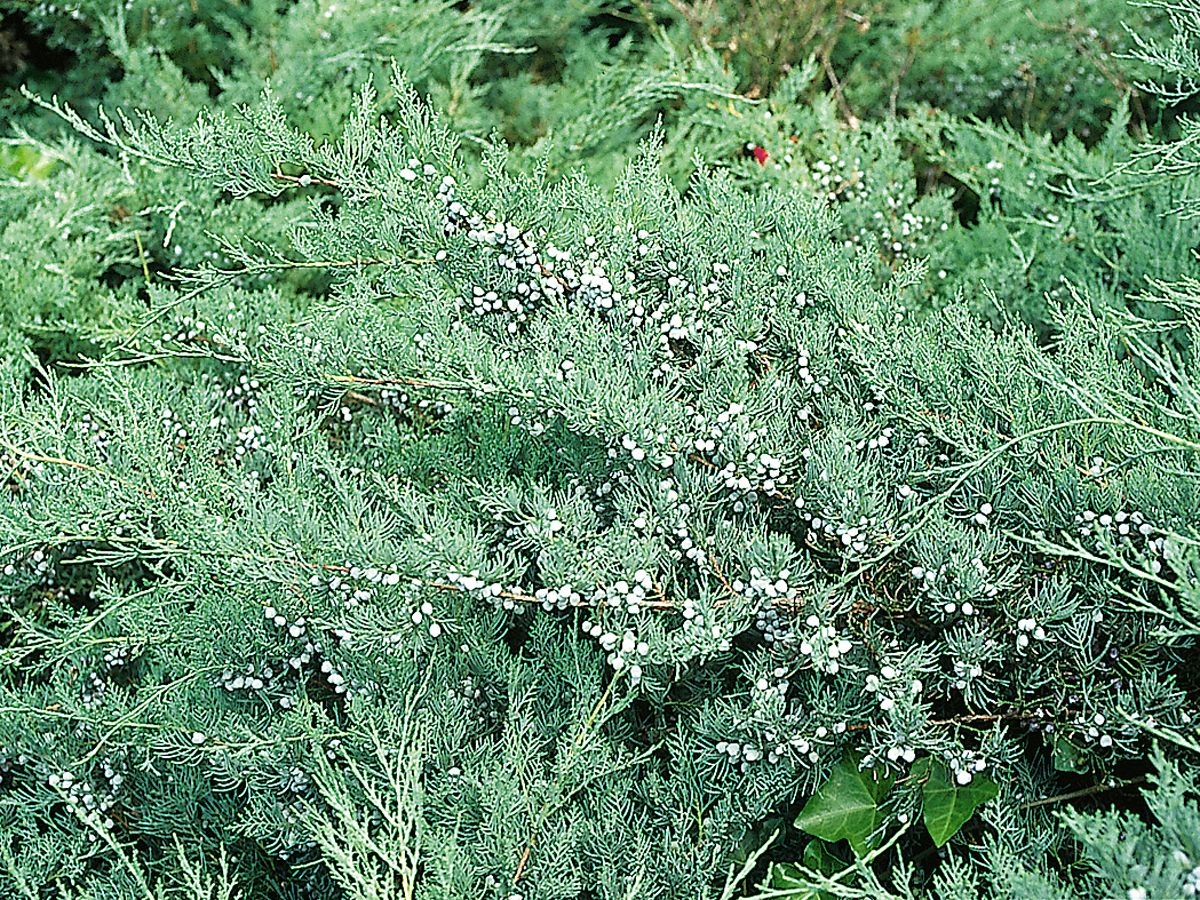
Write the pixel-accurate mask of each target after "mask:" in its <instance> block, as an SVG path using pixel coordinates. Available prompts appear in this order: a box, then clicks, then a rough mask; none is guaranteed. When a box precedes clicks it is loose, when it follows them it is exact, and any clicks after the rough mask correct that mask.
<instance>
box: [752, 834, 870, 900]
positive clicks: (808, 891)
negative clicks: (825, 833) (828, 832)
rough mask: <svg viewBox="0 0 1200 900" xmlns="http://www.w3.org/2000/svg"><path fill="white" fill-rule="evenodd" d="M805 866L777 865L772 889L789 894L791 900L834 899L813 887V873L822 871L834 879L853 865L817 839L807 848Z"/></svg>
mask: <svg viewBox="0 0 1200 900" xmlns="http://www.w3.org/2000/svg"><path fill="white" fill-rule="evenodd" d="M801 859H802V865H797V864H796V863H776V864H775V865H774V866H772V867H771V881H770V887H771V888H772V890H777V891H787V892H788V893H787V894H785V895H784V896H785V897H786V898H787V900H834V897H833V895H832V894H831V893H829V891H823V890H821V889H820V888H816V887H813V885H812V881H811V879H810V878H809V876H808V873H809V872H818V873H820V874H821V875H824V876H825V877H826V878H831V877H833V876H834V875H836V874H837V873H838V872H841V871H843V870H845V869H846V868H847V867H848V866H849V865H850V863H849V862H847V861H846V860H844V859H842V858H841V857H839V856H837V855H836V854H834V853H833V852H832V851H831V850H830V849H829V845H828V844H826V843H825V842H824V841H822V840H820V839H818V838H815V839H813V840H811V841H809V842H808V843H807V844H806V845H805V847H804V855H803V857H802V858H801Z"/></svg>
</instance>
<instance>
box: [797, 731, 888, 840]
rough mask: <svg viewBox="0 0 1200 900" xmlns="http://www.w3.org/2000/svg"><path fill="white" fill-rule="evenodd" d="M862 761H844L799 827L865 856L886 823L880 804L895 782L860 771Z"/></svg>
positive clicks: (808, 805)
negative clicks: (876, 833) (872, 838)
mask: <svg viewBox="0 0 1200 900" xmlns="http://www.w3.org/2000/svg"><path fill="white" fill-rule="evenodd" d="M860 759H861V757H860V756H859V755H858V754H854V753H852V754H848V755H846V756H844V757H842V759H841V761H840V762H838V764H837V765H836V766H834V767H833V771H832V772H830V773H829V778H828V779H827V780H826V781H825V783H824V784H822V785H821V786H820V787H818V788H817V791H816V793H815V794H813V795H812V797H811V798H809V801H808V803H806V804H804V809H802V810H800V815H798V816H796V827H797V828H799V829H800V830H801V831H806V832H808V833H809V834H811V835H814V836H815V837H819V838H824V839H825V840H827V841H830V842H834V841H839V840H841V839H842V838H845V839H846V840H848V841H849V842H850V846H851V848H853V850H854V852H855V853H857V854H858V855H859V856H862V855H864V854H865V853H866V852H867V849H868V846H869V840H870V837H871V834H872V833H873V832H874V831H875V830H876V829H877V828H878V827H879V824H880V822H881V821H882V820H883V813H882V812H881V811H880V809H879V801H880V800H882V799H883V796H884V795H885V794H886V793H887V792H888V791H889V790H890V789H891V787H892V781H893V778H892V776H890V775H886V776H885V775H882V774H881V772H880V771H878V770H875V769H866V770H862V769H859V767H858V763H859V760H860Z"/></svg>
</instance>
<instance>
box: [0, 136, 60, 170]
mask: <svg viewBox="0 0 1200 900" xmlns="http://www.w3.org/2000/svg"><path fill="white" fill-rule="evenodd" d="M57 164H58V160H57V159H55V158H54V157H53V156H47V155H46V154H44V153H42V152H41V151H39V150H38V149H37V148H36V147H30V146H29V145H27V144H8V145H3V146H0V172H3V173H5V174H8V175H13V176H15V177H17V178H38V179H41V178H45V177H46V176H47V175H49V174H50V172H51V171H53V169H54V167H55V166H56V165H57Z"/></svg>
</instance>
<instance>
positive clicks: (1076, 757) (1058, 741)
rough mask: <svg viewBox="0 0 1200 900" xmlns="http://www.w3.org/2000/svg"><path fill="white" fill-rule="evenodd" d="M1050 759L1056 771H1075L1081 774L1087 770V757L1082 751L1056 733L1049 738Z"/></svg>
mask: <svg viewBox="0 0 1200 900" xmlns="http://www.w3.org/2000/svg"><path fill="white" fill-rule="evenodd" d="M1050 759H1051V760H1052V761H1053V763H1054V769H1055V771H1058V772H1075V773H1077V774H1082V773H1084V772H1086V771H1087V770H1088V763H1087V757H1086V756H1085V755H1084V752H1083V751H1082V750H1081V749H1079V748H1078V747H1076V746H1075V745H1074V744H1072V743H1071V742H1070V741H1068V740H1067V739H1066V738H1063V737H1059V736H1058V735H1057V734H1056V735H1054V737H1052V738H1051V739H1050Z"/></svg>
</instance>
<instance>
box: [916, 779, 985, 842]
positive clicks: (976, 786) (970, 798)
mask: <svg viewBox="0 0 1200 900" xmlns="http://www.w3.org/2000/svg"><path fill="white" fill-rule="evenodd" d="M927 768H928V770H929V778H928V779H927V780H926V782H925V792H924V801H925V803H924V805H925V828H926V829H927V830H928V831H929V836H930V837H931V838H933V842H934V843H935V844H937V846H939V847H941V846H944V845H945V843H946V841H948V840H950V838H952V837H954V835H956V834H958V830H959V829H960V828H962V827H963V825H965V824H966V822H967V820H968V819H970V818H971V816H973V815H974V814H975V810H977V809H978V808H979V807H980V806H982V805H983V804H984V803H987V801H989V800H991V799H992V798H993V797H995V796H996V794H998V793H999V792H1000V789H999V788H998V787H997V786H996V782H994V781H992V779H990V778H988V777H987V776H986V775H976V776H975V777H974V778H972V779H971V780H970V781H969V782H967V783H966V784H959V783H958V782H956V781H955V780H954V779H953V778H951V776H950V770H949V769H947V768H946V766H945V765H944V764H943V763H941V762H934V763H933V764H931V765H929V766H928V767H927Z"/></svg>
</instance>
